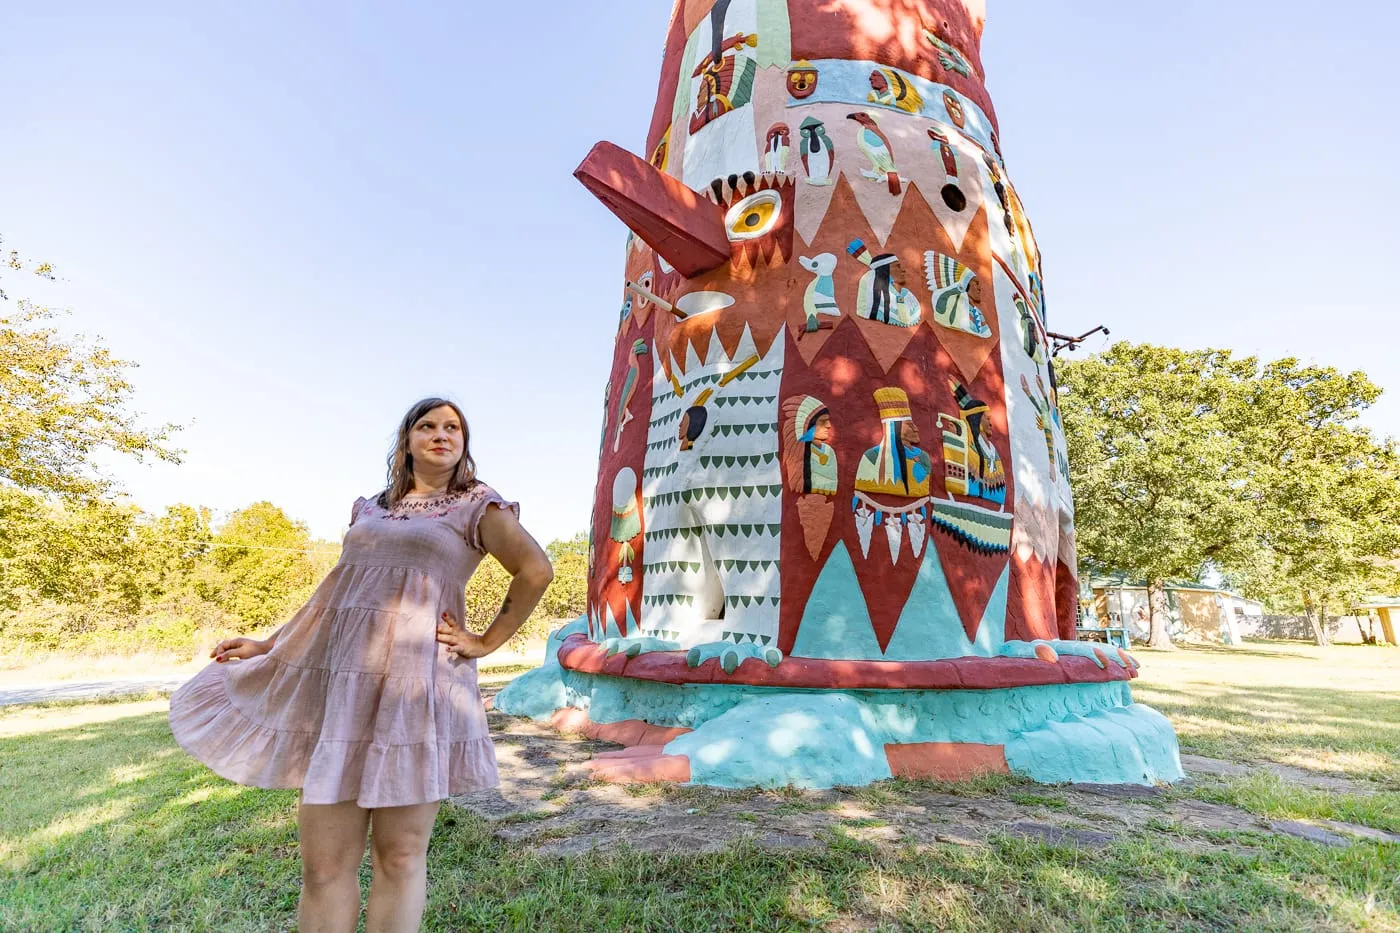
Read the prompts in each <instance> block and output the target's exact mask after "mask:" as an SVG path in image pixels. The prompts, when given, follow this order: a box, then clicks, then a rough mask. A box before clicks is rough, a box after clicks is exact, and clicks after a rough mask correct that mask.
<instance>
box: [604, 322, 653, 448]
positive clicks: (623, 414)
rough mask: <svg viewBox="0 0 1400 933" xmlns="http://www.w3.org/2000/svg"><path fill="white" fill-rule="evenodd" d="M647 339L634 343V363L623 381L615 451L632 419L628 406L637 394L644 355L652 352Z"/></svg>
mask: <svg viewBox="0 0 1400 933" xmlns="http://www.w3.org/2000/svg"><path fill="white" fill-rule="evenodd" d="M650 352H651V351H649V350H648V349H647V344H646V341H645V340H638V341H635V342H634V343H633V344H632V365H631V366H629V367H628V368H627V378H626V380H624V381H623V383H622V391H621V392H620V393H619V394H618V397H617V433H616V434H615V435H614V436H613V453H617V449H618V447H619V446H621V444H622V429H623V428H625V427H627V422H629V421H631V420H632V412H631V411H629V410H628V408H627V406H628V405H631V404H632V396H634V395H636V394H637V378H638V376H639V375H640V373H641V369H642V357H644V356H646V355H647V354H648V353H650Z"/></svg>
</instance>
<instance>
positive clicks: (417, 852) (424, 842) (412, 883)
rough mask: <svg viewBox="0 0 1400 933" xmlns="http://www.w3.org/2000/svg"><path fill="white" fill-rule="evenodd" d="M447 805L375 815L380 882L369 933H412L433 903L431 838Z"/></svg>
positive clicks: (373, 847) (373, 889)
mask: <svg viewBox="0 0 1400 933" xmlns="http://www.w3.org/2000/svg"><path fill="white" fill-rule="evenodd" d="M441 805H442V803H441V801H435V802H433V803H424V804H419V805H418V806H414V807H381V808H379V809H376V810H375V811H374V813H373V815H372V816H371V817H370V823H371V826H372V827H373V829H372V831H371V833H370V838H369V851H370V856H371V858H372V859H373V861H374V883H373V884H372V885H370V889H369V910H368V912H367V913H366V914H365V933H412V931H414V930H417V929H418V924H419V922H420V921H421V920H422V919H423V906H424V905H425V904H426V903H427V900H428V837H429V836H431V835H432V833H433V822H434V821H435V820H436V819H437V812H438V807H440V806H441Z"/></svg>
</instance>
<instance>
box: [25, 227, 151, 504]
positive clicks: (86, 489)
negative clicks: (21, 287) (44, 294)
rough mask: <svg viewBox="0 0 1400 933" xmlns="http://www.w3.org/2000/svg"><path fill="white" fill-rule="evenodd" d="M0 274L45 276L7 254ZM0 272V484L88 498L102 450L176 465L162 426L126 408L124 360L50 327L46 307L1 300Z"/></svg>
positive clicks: (99, 488)
mask: <svg viewBox="0 0 1400 933" xmlns="http://www.w3.org/2000/svg"><path fill="white" fill-rule="evenodd" d="M3 271H7V272H9V273H11V274H14V273H20V272H23V273H32V274H34V275H36V276H38V277H39V278H40V279H47V280H52V279H53V277H54V273H53V268H52V267H51V266H49V265H48V264H47V263H33V262H27V261H25V260H23V259H22V258H21V257H20V256H19V254H18V253H17V252H13V251H12V252H10V253H9V255H8V257H7V258H6V260H5V261H4V264H3ZM3 282H4V279H0V484H7V485H12V486H17V487H19V488H21V489H28V490H32V491H36V492H43V493H56V494H60V495H66V496H92V495H97V494H100V493H102V492H105V491H107V490H108V489H110V487H111V482H110V480H108V479H107V478H105V477H103V476H102V475H101V474H100V472H99V471H98V470H97V468H96V466H95V463H94V459H95V457H96V455H97V454H99V453H100V452H102V451H110V452H114V453H119V454H125V455H129V456H132V457H135V458H137V459H138V460H141V459H145V458H147V457H154V458H156V459H159V460H166V461H171V462H178V460H179V453H178V451H176V450H175V449H173V448H171V447H170V446H169V445H168V442H169V440H170V437H171V435H172V434H173V433H174V431H175V430H176V429H175V427H174V426H172V425H164V426H161V427H157V428H146V427H143V426H142V425H141V424H140V419H139V417H138V415H137V414H136V413H134V412H133V411H132V410H131V396H132V385H131V382H130V380H129V378H128V374H129V372H130V370H131V369H132V368H133V367H134V364H132V363H130V362H128V361H126V360H122V359H118V358H116V357H114V356H112V354H111V353H110V352H109V351H108V350H107V349H106V348H105V347H103V346H102V345H101V343H100V342H83V341H79V340H75V339H72V338H69V337H65V336H64V335H62V334H60V333H59V332H58V331H57V330H56V329H54V328H53V327H52V326H49V323H50V322H51V321H52V319H53V318H54V317H55V316H56V315H55V313H54V312H53V311H51V310H49V309H48V308H46V307H43V306H41V305H38V304H36V303H34V302H32V301H28V300H19V301H17V302H14V305H13V307H11V306H10V303H11V302H10V298H9V296H8V294H7V293H6V292H5V291H4V290H3V287H2V286H3Z"/></svg>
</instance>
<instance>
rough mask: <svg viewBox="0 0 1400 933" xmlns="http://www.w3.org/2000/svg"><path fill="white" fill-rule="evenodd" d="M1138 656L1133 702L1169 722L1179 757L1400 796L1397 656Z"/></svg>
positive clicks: (1300, 652) (1291, 651)
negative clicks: (1262, 764)
mask: <svg viewBox="0 0 1400 933" xmlns="http://www.w3.org/2000/svg"><path fill="white" fill-rule="evenodd" d="M1137 655H1138V658H1139V660H1141V661H1142V664H1143V668H1142V676H1141V677H1139V678H1138V679H1137V680H1135V681H1134V682H1133V695H1134V697H1135V698H1137V699H1138V700H1139V701H1141V702H1145V703H1149V704H1151V705H1152V706H1153V707H1155V708H1156V709H1158V710H1160V711H1161V712H1162V713H1164V714H1166V716H1167V717H1168V718H1169V719H1171V721H1172V724H1173V725H1174V726H1176V730H1177V735H1178V737H1179V738H1180V739H1181V745H1182V751H1186V752H1193V753H1195V754H1198V755H1207V756H1210V757H1212V758H1228V759H1235V760H1238V759H1246V760H1250V759H1254V760H1268V761H1276V762H1280V763H1282V764H1286V765H1291V766H1294V767H1298V768H1303V769H1305V770H1309V771H1316V772H1318V773H1328V774H1339V775H1343V776H1347V777H1351V778H1358V779H1362V780H1369V781H1373V782H1377V783H1379V784H1382V785H1385V786H1387V787H1388V788H1389V789H1391V790H1396V791H1400V649H1395V648H1368V647H1361V646H1350V645H1337V646H1334V647H1331V648H1314V647H1312V646H1310V645H1301V644H1298V643H1293V642H1254V643H1250V644H1249V646H1248V647H1245V648H1233V649H1232V648H1193V649H1189V650H1182V651H1176V652H1152V651H1140V652H1137Z"/></svg>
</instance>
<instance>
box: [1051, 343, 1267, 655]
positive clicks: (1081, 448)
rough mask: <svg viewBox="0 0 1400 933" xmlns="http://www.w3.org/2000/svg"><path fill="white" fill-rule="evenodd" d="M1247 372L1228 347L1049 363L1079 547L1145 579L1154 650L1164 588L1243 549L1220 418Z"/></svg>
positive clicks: (1245, 539) (1165, 630)
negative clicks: (1055, 370) (1055, 378)
mask: <svg viewBox="0 0 1400 933" xmlns="http://www.w3.org/2000/svg"><path fill="white" fill-rule="evenodd" d="M1249 368H1250V367H1249V365H1248V363H1240V362H1237V361H1234V360H1232V359H1231V358H1230V354H1229V353H1228V352H1227V351H1219V350H1203V351H1188V350H1174V349H1170V348H1166V347H1154V346H1147V345H1133V344H1128V343H1118V344H1115V345H1114V346H1113V347H1111V348H1109V349H1108V350H1107V351H1106V352H1104V353H1103V354H1100V355H1098V356H1095V357H1090V358H1089V359H1086V360H1080V361H1070V362H1066V363H1063V364H1062V365H1061V366H1060V367H1059V375H1060V379H1059V385H1060V410H1061V417H1062V420H1063V423H1064V428H1065V437H1066V441H1067V443H1068V447H1069V461H1070V472H1071V483H1072V485H1073V488H1074V492H1075V503H1076V504H1075V526H1076V534H1077V540H1078V546H1079V553H1080V554H1081V555H1082V556H1083V557H1084V559H1085V563H1086V565H1088V566H1099V567H1101V568H1104V569H1111V570H1116V571H1118V572H1121V573H1126V574H1129V575H1131V576H1135V577H1139V578H1141V579H1143V580H1144V581H1146V583H1147V590H1148V607H1147V608H1148V624H1149V629H1150V635H1149V640H1148V644H1150V645H1151V646H1152V647H1154V648H1170V647H1172V644H1171V632H1170V629H1169V626H1168V624H1167V617H1166V598H1165V594H1166V585H1167V584H1168V583H1170V582H1172V581H1180V580H1193V579H1196V578H1197V577H1198V576H1199V575H1200V574H1201V573H1202V572H1203V571H1204V570H1205V568H1206V567H1207V566H1208V565H1210V564H1212V563H1214V564H1218V565H1225V566H1229V565H1233V564H1236V563H1239V562H1242V561H1243V559H1244V557H1245V555H1246V554H1247V553H1248V552H1249V551H1250V549H1251V548H1252V546H1253V542H1254V540H1255V534H1254V523H1253V516H1252V515H1251V514H1250V511H1249V508H1248V506H1247V504H1246V503H1245V501H1244V499H1243V497H1242V496H1241V495H1240V480H1241V477H1240V475H1239V469H1238V467H1239V463H1240V461H1241V459H1242V449H1241V443H1240V441H1239V439H1237V438H1236V437H1234V436H1232V434H1231V432H1230V430H1229V427H1228V425H1226V424H1225V423H1224V422H1223V421H1222V419H1221V417H1220V410H1221V408H1222V403H1223V400H1224V399H1225V398H1227V397H1228V396H1229V394H1230V392H1231V391H1232V388H1233V387H1234V386H1235V385H1237V384H1238V382H1239V380H1241V379H1242V378H1245V374H1246V372H1247V371H1248V370H1249Z"/></svg>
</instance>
